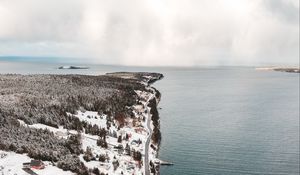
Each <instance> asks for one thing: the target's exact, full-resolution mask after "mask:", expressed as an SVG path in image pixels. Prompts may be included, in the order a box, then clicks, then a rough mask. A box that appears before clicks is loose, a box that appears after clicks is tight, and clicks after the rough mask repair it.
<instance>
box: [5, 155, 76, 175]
mask: <svg viewBox="0 0 300 175" xmlns="http://www.w3.org/2000/svg"><path fill="white" fill-rule="evenodd" d="M30 160H31V158H30V157H28V156H27V155H26V154H17V153H14V152H7V151H2V150H0V174H1V175H2V174H3V175H28V173H26V172H25V171H24V170H23V169H22V168H23V163H25V162H30ZM44 164H45V166H46V167H45V169H42V170H34V172H35V173H37V174H40V175H54V174H57V175H72V174H74V173H72V172H70V171H63V170H61V169H59V168H57V167H56V166H53V165H51V163H50V162H44Z"/></svg>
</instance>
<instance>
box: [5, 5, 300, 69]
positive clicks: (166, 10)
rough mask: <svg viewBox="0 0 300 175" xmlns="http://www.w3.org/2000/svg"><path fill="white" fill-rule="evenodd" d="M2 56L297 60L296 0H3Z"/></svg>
mask: <svg viewBox="0 0 300 175" xmlns="http://www.w3.org/2000/svg"><path fill="white" fill-rule="evenodd" d="M0 26H1V27H0V55H33V56H60V57H80V58H82V59H83V58H85V59H86V60H85V61H88V62H95V63H104V64H124V65H175V66H197V65H224V64H227V65H240V64H273V63H274V64H299V1H298V0H285V1H283V0H258V1H252V0H230V1H226V2H225V1H222V0H214V1H211V0H201V1H198V0H186V1H182V0H128V1H117V0H111V1H104V0H89V1H83V0H65V1H60V0H44V1H38V0H27V1H17V0H0Z"/></svg>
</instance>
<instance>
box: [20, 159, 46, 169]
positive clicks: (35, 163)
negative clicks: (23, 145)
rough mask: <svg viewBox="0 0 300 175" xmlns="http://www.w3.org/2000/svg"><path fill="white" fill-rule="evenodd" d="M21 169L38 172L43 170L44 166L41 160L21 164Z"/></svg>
mask: <svg viewBox="0 0 300 175" xmlns="http://www.w3.org/2000/svg"><path fill="white" fill-rule="evenodd" d="M23 168H29V169H31V168H32V169H37V170H40V169H44V168H45V164H44V163H43V162H42V161H41V160H31V161H30V162H26V163H23Z"/></svg>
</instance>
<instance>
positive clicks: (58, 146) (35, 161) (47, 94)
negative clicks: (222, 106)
mask: <svg viewBox="0 0 300 175" xmlns="http://www.w3.org/2000/svg"><path fill="white" fill-rule="evenodd" d="M162 78H163V75H162V74H160V73H147V72H136V73H132V72H115V73H108V74H106V75H99V76H90V75H18V74H3V75H0V172H2V173H4V174H5V173H7V172H10V173H16V174H24V172H28V173H29V174H34V173H35V174H46V175H47V174H49V175H50V174H60V175H64V174H82V175H89V174H91V175H100V174H101V175H106V174H109V175H111V174H123V175H131V174H144V175H150V174H152V175H155V174H159V166H160V161H159V160H158V159H157V154H158V150H159V144H160V141H161V133H160V130H159V128H160V122H159V114H158V110H157V105H158V103H159V101H160V98H161V94H160V92H159V91H158V90H157V89H155V88H154V87H153V86H152V84H153V83H154V82H156V81H158V80H160V79H162Z"/></svg>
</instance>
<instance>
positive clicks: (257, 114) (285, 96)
mask: <svg viewBox="0 0 300 175" xmlns="http://www.w3.org/2000/svg"><path fill="white" fill-rule="evenodd" d="M58 66H60V65H58V64H50V63H20V62H13V63H12V62H1V61H0V73H22V74H28V73H29V74H33V73H59V74H61V73H62V74H92V75H97V74H104V73H105V72H112V71H158V72H161V73H163V74H164V75H165V78H164V79H163V80H162V81H159V82H157V83H156V84H154V86H155V87H156V88H157V89H159V90H160V91H161V93H162V101H161V103H160V105H159V106H160V107H161V108H162V109H161V110H160V117H161V131H162V137H163V139H162V144H161V149H160V152H159V158H160V159H162V160H165V161H171V162H173V163H174V164H175V165H174V166H169V167H161V174H162V175H196V174H197V175H198V174H225V175H227V174H228V175H231V174H295V175H297V174H299V74H292V73H282V72H272V71H270V72H265V71H255V70H254V68H245V67H244V68H243V67H215V68H214V67H206V68H198V69H184V68H176V69H175V68H142V67H120V66H97V65H90V67H91V69H88V70H58V69H56V68H57V67H58Z"/></svg>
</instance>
